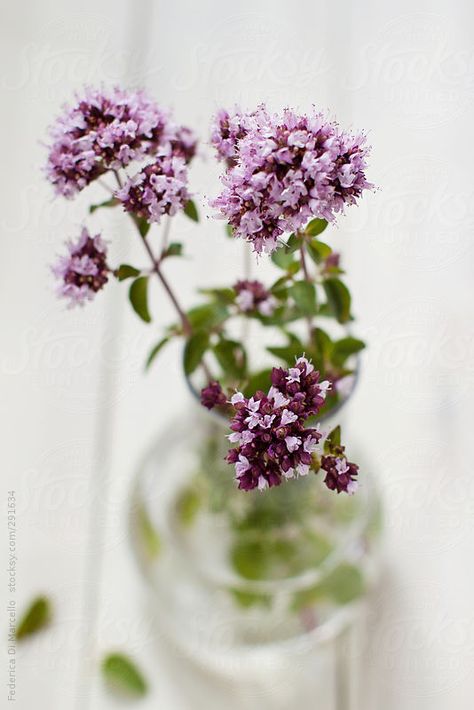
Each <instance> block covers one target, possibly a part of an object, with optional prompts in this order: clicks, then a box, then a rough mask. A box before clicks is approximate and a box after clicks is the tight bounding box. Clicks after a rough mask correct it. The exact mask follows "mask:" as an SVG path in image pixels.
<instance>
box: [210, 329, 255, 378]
mask: <svg viewBox="0 0 474 710" xmlns="http://www.w3.org/2000/svg"><path fill="white" fill-rule="evenodd" d="M213 351H214V354H215V356H216V358H217V361H218V363H219V365H220V366H221V367H222V370H223V372H224V374H225V375H227V376H228V377H231V378H235V379H240V378H241V377H243V374H244V372H245V368H246V365H247V358H246V354H245V350H244V348H243V347H242V345H241V344H240V343H237V342H236V341H234V340H226V339H225V338H222V339H221V340H219V342H218V343H217V345H215V346H214V348H213Z"/></svg>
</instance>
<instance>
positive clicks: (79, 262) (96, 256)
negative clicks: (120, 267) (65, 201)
mask: <svg viewBox="0 0 474 710" xmlns="http://www.w3.org/2000/svg"><path fill="white" fill-rule="evenodd" d="M68 247H69V254H68V255H67V256H62V257H60V259H59V260H58V263H57V264H55V265H54V266H53V267H52V270H53V273H54V275H55V276H56V277H57V278H58V279H60V285H59V288H58V294H59V295H60V296H62V297H64V298H68V299H69V301H70V306H75V305H81V306H82V305H83V304H84V303H85V301H90V300H92V299H93V298H94V296H95V294H96V293H97V291H100V290H101V289H102V288H103V287H104V286H105V284H106V283H107V281H108V273H109V271H110V269H109V267H108V266H107V248H106V246H105V244H104V242H103V241H102V239H101V238H100V236H99V235H98V234H97V235H96V236H95V237H91V236H90V234H89V232H88V231H87V229H86V228H85V227H84V228H83V230H82V232H81V236H80V238H79V240H78V241H77V242H76V243H73V242H70V243H69V244H68Z"/></svg>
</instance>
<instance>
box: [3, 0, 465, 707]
mask: <svg viewBox="0 0 474 710" xmlns="http://www.w3.org/2000/svg"><path fill="white" fill-rule="evenodd" d="M1 5H2V24H1V29H0V37H1V48H2V54H1V63H0V90H1V98H2V111H1V120H2V131H1V137H2V161H1V162H2V169H1V172H0V181H1V185H0V194H1V196H2V201H1V204H2V208H1V213H0V225H1V238H0V313H1V321H0V322H1V329H0V339H1V354H0V372H1V382H2V389H1V396H0V417H1V426H0V431H1V432H2V437H1V439H2V446H1V461H2V466H1V472H2V473H1V475H2V482H3V485H2V490H3V493H2V495H3V496H4V499H5V501H6V496H7V491H8V490H12V489H14V490H15V491H16V497H17V502H18V526H19V533H18V543H17V550H18V588H17V600H18V605H19V606H20V607H24V605H25V604H26V603H27V602H28V601H29V600H30V598H31V597H32V596H33V595H35V594H36V593H38V592H39V591H44V592H46V593H48V594H50V595H52V597H53V599H54V603H55V609H56V613H55V623H54V625H53V627H52V629H51V631H50V632H48V633H47V634H46V633H45V634H42V635H39V636H38V637H37V638H36V639H34V640H32V641H31V642H30V643H28V644H27V645H25V646H24V648H22V649H21V651H20V652H19V657H18V663H19V666H18V672H17V693H18V696H17V697H18V700H17V707H19V708H22V709H23V708H25V710H26V708H28V709H29V708H31V707H33V706H34V707H35V708H37V709H38V710H43V708H44V710H56V709H57V710H59V709H61V710H66V709H67V710H69V708H71V709H75V708H81V710H88V709H89V708H93V709H94V710H96V709H98V708H101V709H108V708H113V707H116V706H117V702H116V700H114V699H111V698H109V696H108V694H107V693H106V692H105V691H104V689H103V687H102V683H101V680H100V677H99V676H98V673H97V662H98V659H100V657H101V656H102V654H103V653H104V652H105V651H107V650H109V649H110V648H123V649H125V650H127V651H128V652H130V653H132V654H133V655H134V656H135V658H136V659H137V660H138V661H139V663H140V665H141V666H142V667H143V669H144V671H145V672H146V674H147V675H148V677H149V678H150V679H151V682H152V686H153V692H152V693H151V695H150V696H149V697H148V698H146V699H145V700H143V701H142V702H141V704H140V707H142V708H143V709H144V710H145V709H148V708H155V707H162V708H167V710H181V709H183V710H186V709H188V708H192V707H193V706H192V705H189V704H186V702H185V701H184V700H183V698H182V697H181V694H180V693H179V689H178V688H176V687H175V684H174V683H172V682H171V680H170V679H169V678H168V677H167V676H166V674H164V673H162V672H161V670H160V663H159V659H158V658H157V657H156V655H155V649H154V644H153V639H152V634H151V631H150V627H149V623H148V620H147V618H146V615H145V613H144V611H143V607H142V604H141V599H142V589H141V581H140V579H139V577H138V572H137V569H136V567H135V565H134V562H133V560H132V559H131V553H130V547H129V542H128V540H127V536H126V523H127V520H126V513H127V497H128V495H129V490H130V485H131V480H132V476H133V474H134V472H135V470H136V466H137V461H138V460H139V458H140V456H141V455H142V453H143V450H144V449H145V448H146V446H148V445H149V443H150V442H151V441H152V440H153V438H154V436H155V435H156V433H157V432H158V431H160V429H161V428H162V427H163V426H164V425H165V424H166V422H168V421H169V420H170V419H171V418H172V417H173V416H175V415H177V414H179V413H180V412H181V411H183V410H184V409H185V408H186V407H187V404H188V400H187V393H186V391H185V387H184V384H183V382H182V380H181V378H180V373H179V357H180V352H179V348H175V349H173V348H170V349H169V350H167V351H165V352H164V353H163V355H162V357H161V359H160V360H159V363H158V365H157V366H156V367H155V368H154V369H153V370H152V371H151V373H150V374H148V375H147V376H146V377H145V376H143V373H142V365H143V360H144V357H145V354H146V352H147V351H148V348H149V347H150V346H151V345H152V344H153V343H154V342H155V341H156V340H157V334H158V329H159V326H160V325H162V324H166V323H167V322H168V321H169V319H170V317H171V310H170V307H169V305H168V303H167V302H166V300H165V299H164V297H163V296H162V295H161V294H159V293H158V291H157V292H156V294H155V293H153V294H152V296H155V298H154V300H153V301H152V304H153V305H152V309H153V313H154V324H153V325H152V326H149V327H146V326H144V325H143V324H142V323H141V322H140V321H139V320H138V319H137V318H136V316H135V315H134V314H133V313H132V312H131V310H130V309H129V308H128V306H127V304H126V303H125V294H124V288H121V287H120V285H118V284H117V285H111V286H110V287H108V288H107V289H106V291H105V292H104V293H103V294H101V295H100V297H98V298H97V299H96V301H95V302H94V304H91V305H90V306H89V307H87V308H85V309H83V310H80V311H74V312H66V311H65V310H64V306H63V304H62V303H60V302H58V301H57V300H56V298H55V296H54V293H53V284H52V279H51V276H50V273H49V270H48V269H49V266H48V265H49V264H50V263H51V261H53V260H54V259H55V255H56V254H57V253H58V252H60V251H61V249H62V243H63V241H64V239H66V238H69V237H71V236H74V235H75V234H77V232H78V226H79V225H80V223H81V221H82V219H83V215H84V210H85V205H86V204H88V201H89V200H90V198H91V191H93V190H94V189H95V188H91V189H90V191H86V192H87V193H88V194H87V195H84V194H82V195H81V197H80V198H79V199H77V200H75V201H74V202H67V201H64V200H60V199H57V200H53V199H52V191H51V189H50V186H49V185H48V184H46V182H45V180H44V179H43V177H42V174H41V167H42V164H43V163H44V159H45V149H44V147H43V146H42V144H41V142H42V141H43V140H45V137H46V128H47V126H48V125H49V124H50V123H51V121H52V119H53V117H54V116H55V115H56V114H57V113H58V110H59V107H60V105H61V104H62V103H63V102H64V101H68V100H70V99H71V97H72V94H73V91H74V90H75V89H77V88H80V87H81V86H82V85H83V84H84V83H89V84H98V83H101V82H104V83H106V84H113V83H117V82H119V83H123V84H124V85H127V86H128V85H133V86H137V85H144V86H146V87H147V88H148V89H149V90H150V92H151V93H152V94H153V95H154V96H155V97H156V99H157V100H158V102H160V103H162V104H163V105H165V106H171V107H173V108H174V111H175V115H176V117H177V119H178V120H179V121H181V122H183V123H186V124H188V125H190V126H192V127H193V128H195V129H196V131H197V132H198V133H199V135H200V137H201V139H202V140H203V142H204V143H205V141H206V139H207V135H208V124H209V118H210V115H211V114H212V112H213V111H214V110H215V109H216V108H218V107H220V106H222V105H227V106H229V105H232V104H234V103H235V102H238V103H240V104H241V105H242V106H243V107H252V106H255V104H256V103H259V102H261V101H266V102H268V103H269V104H270V106H271V107H272V108H281V107H282V106H284V105H289V106H293V107H297V108H300V109H306V108H308V107H309V106H310V105H311V104H316V105H317V106H318V107H320V108H321V109H327V110H329V112H330V113H331V114H333V115H336V116H337V117H338V119H339V121H340V123H341V124H342V125H345V126H352V125H353V126H354V127H356V128H364V129H366V130H367V131H368V132H369V136H370V142H371V143H372V144H373V146H374V148H373V155H372V159H371V168H370V171H369V178H370V179H371V180H372V181H373V182H375V183H376V184H377V185H378V186H379V187H380V190H379V191H378V192H376V193H375V194H373V195H369V196H368V197H365V198H364V200H363V201H362V203H361V206H360V207H359V209H355V208H353V209H352V210H349V212H348V215H347V217H346V218H345V219H343V220H341V221H340V226H339V229H338V231H337V241H338V243H339V244H340V245H341V246H342V248H343V251H344V263H345V265H346V267H347V270H348V280H349V283H350V285H351V287H352V290H353V298H354V305H355V308H354V310H355V313H356V316H357V317H358V328H359V332H360V333H361V335H362V336H363V337H366V338H367V340H368V341H369V343H370V348H369V349H368V350H367V352H366V355H365V356H364V362H363V373H362V378H361V383H360V386H359V389H358V392H357V394H356V398H355V402H354V406H353V410H352V412H353V417H354V421H353V430H354V436H357V437H358V438H359V440H360V441H361V442H363V445H364V446H365V447H366V449H367V451H368V452H369V455H370V458H371V460H372V461H373V462H374V468H375V472H376V476H377V479H378V481H379V485H380V489H381V493H382V497H383V500H384V505H385V515H386V523H385V525H386V529H385V574H384V582H383V584H382V586H381V588H380V590H379V591H378V593H377V595H376V597H375V600H374V606H373V612H372V614H371V628H372V633H371V636H370V639H369V644H368V648H367V649H366V651H367V653H366V655H367V661H366V666H365V671H366V678H365V679H364V684H366V686H367V687H366V693H367V699H366V706H365V707H366V710H379V708H381V707H383V708H384V710H400V708H406V709H407V710H412V708H413V709H415V708H416V710H444V709H445V708H448V707H455V708H456V709H457V710H469V709H470V708H471V707H472V698H473V697H474V677H473V674H472V664H473V660H474V616H473V611H472V606H473V603H472V600H473V597H474V571H473V559H474V555H473V553H474V534H473V511H474V503H473V501H474V497H473V494H474V476H473V473H472V454H471V451H470V443H471V441H472V433H471V430H472V426H473V415H472V411H473V409H472V397H473V391H474V303H473V285H472V284H473V276H474V264H473V256H474V247H473V243H472V232H473V226H474V200H473V196H474V195H473V191H474V183H473V179H472V166H473V160H474V154H473V141H472V138H471V134H472V125H473V119H474V51H473V50H474V44H473V20H474V16H473V11H472V8H471V6H470V5H469V4H468V3H467V2H461V1H460V0H458V1H457V2H452V1H451V2H448V0H444V1H442V0H431V1H430V2H428V0H424V1H419V2H417V3H414V2H409V1H408V0H400V1H399V2H398V3H396V4H393V3H380V2H375V0H362V2H359V3H354V2H343V1H341V2H339V3H330V2H321V1H315V0H300V1H299V2H285V1H284V0H272V1H270V0H261V1H259V2H255V1H253V2H251V1H250V0H243V1H241V2H238V3H237V2H234V3H231V2H229V1H228V0H221V1H220V2H217V1H215V0H214V1H212V0H202V1H201V2H200V3H196V2H192V1H191V0H176V1H175V2H173V3H170V2H164V1H163V0H154V1H152V0H141V1H140V2H131V1H127V0H114V1H113V2H112V1H111V0H102V2H92V0H83V2H82V3H80V4H78V3H71V2H64V1H63V2H60V1H59V0H41V2H37V3H33V2H29V3H7V2H6V1H5V0H2V3H1ZM203 153H207V156H208V158H207V162H206V159H205V158H203V159H202V160H198V161H196V165H195V167H194V168H193V169H192V177H191V180H192V188H193V189H194V191H195V192H196V193H198V194H197V200H198V201H199V202H200V203H201V204H203V205H205V201H206V196H207V195H210V194H214V193H215V192H216V190H217V186H218V183H217V171H216V168H215V165H214V163H213V161H212V159H210V158H209V156H210V155H211V152H210V151H209V150H208V149H207V147H206V146H205V145H204V146H203ZM201 209H202V210H205V208H204V207H203V208H201ZM104 212H106V211H104ZM208 212H209V210H208ZM179 219H181V218H179ZM89 224H90V225H91V226H92V227H95V226H97V228H100V229H102V231H103V234H104V236H105V237H106V238H107V239H109V241H110V242H112V247H111V248H112V250H113V253H114V255H115V256H116V261H118V260H119V259H120V260H132V262H133V254H134V252H135V249H136V247H135V245H134V243H133V240H132V239H131V238H130V235H129V234H128V233H127V232H126V231H125V230H124V225H125V221H124V220H123V219H122V216H121V215H120V214H119V213H117V215H114V216H113V217H111V216H110V215H108V214H101V213H100V212H99V213H97V215H94V217H93V218H92V219H91V220H90V222H89ZM177 231H179V232H180V233H181V234H182V235H183V237H184V240H185V242H186V250H187V252H188V253H189V254H191V255H192V256H193V259H194V260H193V261H190V260H176V261H177V262H179V263H173V264H170V268H169V273H170V276H171V277H172V278H173V279H175V280H176V281H178V282H180V286H181V287H182V292H183V294H184V296H183V300H184V301H185V302H186V304H189V305H191V304H192V302H193V290H194V287H195V286H196V285H199V284H202V283H203V276H205V277H206V278H209V279H211V278H212V279H214V280H215V282H216V283H219V282H225V281H226V280H229V279H230V278H233V277H234V276H236V275H239V274H236V271H235V263H236V259H238V258H240V248H239V245H238V244H236V245H232V244H229V242H228V241H226V240H225V239H224V238H223V236H222V224H221V223H218V222H215V221H213V220H211V219H204V220H202V221H201V224H200V226H199V227H197V228H196V227H195V226H194V225H192V224H191V223H190V222H187V221H186V220H185V219H182V220H181V221H179V222H178V223H177ZM137 253H138V252H137ZM5 505H6V503H5ZM5 505H4V504H3V503H2V509H5ZM4 530H5V528H4ZM5 538H6V533H5V532H3V533H2V541H1V544H2V545H4V544H6V539H5ZM2 550H3V547H2ZM2 559H3V558H2ZM1 595H2V596H1V597H0V598H1V599H2V608H3V607H4V606H5V605H6V602H7V599H8V591H7V589H6V581H5V582H4V583H3V586H2V588H1ZM6 623H7V622H6V618H5V620H3V619H2V622H1V625H0V628H1V633H2V634H3V633H4V631H6ZM3 673H5V677H6V664H4V667H3V668H2V674H3ZM2 679H3V676H2ZM5 682H6V680H5ZM2 687H4V686H3V683H2ZM4 692H6V691H4V690H2V693H4ZM315 707H316V703H315Z"/></svg>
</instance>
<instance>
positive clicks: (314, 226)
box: [304, 219, 328, 237]
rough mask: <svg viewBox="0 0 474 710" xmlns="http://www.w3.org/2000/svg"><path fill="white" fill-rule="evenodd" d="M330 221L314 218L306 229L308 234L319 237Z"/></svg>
mask: <svg viewBox="0 0 474 710" xmlns="http://www.w3.org/2000/svg"><path fill="white" fill-rule="evenodd" d="M327 226H328V223H327V221H326V220H325V219H312V220H311V222H310V223H309V224H308V225H307V226H306V229H305V230H304V231H305V232H306V234H310V235H311V236H312V237H317V236H318V234H321V232H324V230H325V229H326V227H327Z"/></svg>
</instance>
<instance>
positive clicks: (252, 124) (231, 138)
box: [211, 107, 258, 167]
mask: <svg viewBox="0 0 474 710" xmlns="http://www.w3.org/2000/svg"><path fill="white" fill-rule="evenodd" d="M257 115H258V110H257V111H256V112H254V113H244V112H243V111H241V110H240V109H239V108H238V107H235V109H234V112H233V113H229V112H228V111H226V110H225V109H220V111H218V112H217V113H216V115H215V116H214V118H213V121H212V123H211V143H212V145H213V146H214V148H215V149H216V152H217V158H218V160H223V161H224V162H225V163H226V165H227V166H228V167H232V166H233V165H235V162H236V160H237V145H238V142H239V141H240V140H241V139H242V138H245V136H246V135H247V133H248V131H249V130H250V129H251V128H256V127H257V125H258V124H257V122H258V118H257Z"/></svg>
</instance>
